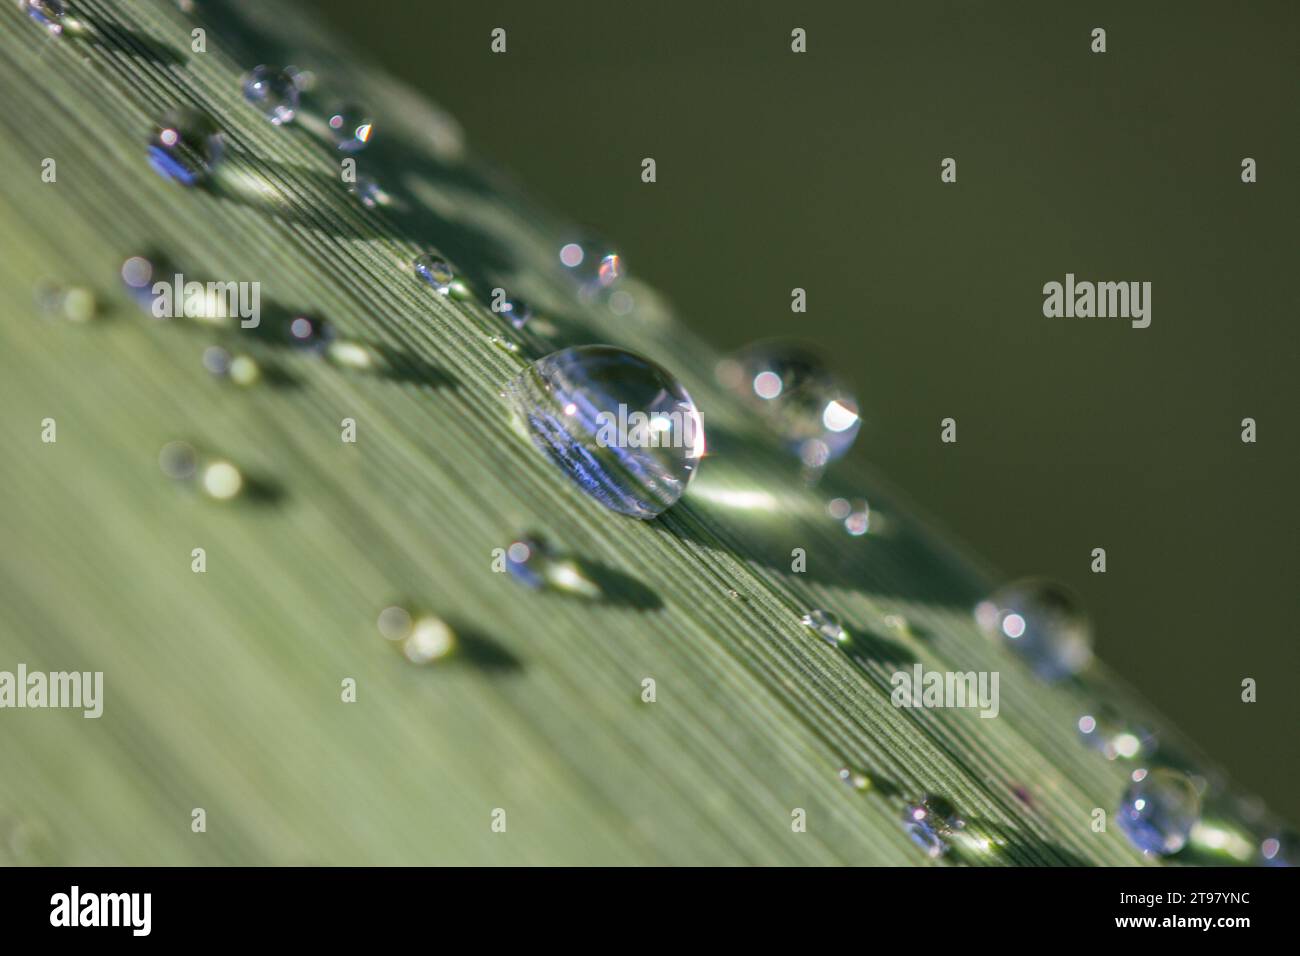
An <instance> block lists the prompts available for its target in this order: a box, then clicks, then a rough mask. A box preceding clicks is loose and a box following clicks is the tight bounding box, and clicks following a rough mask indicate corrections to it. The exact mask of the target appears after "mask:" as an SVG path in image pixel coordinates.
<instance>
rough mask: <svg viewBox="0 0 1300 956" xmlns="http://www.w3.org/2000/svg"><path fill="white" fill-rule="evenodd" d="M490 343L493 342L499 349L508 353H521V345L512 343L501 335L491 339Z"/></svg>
mask: <svg viewBox="0 0 1300 956" xmlns="http://www.w3.org/2000/svg"><path fill="white" fill-rule="evenodd" d="M490 341H491V342H492V344H493V345H495V346H496V347H497V348H499V349H505V350H506V351H507V352H518V351H519V345H518V343H515V342H511V341H510V340H509V339H506V338H502V337H501V336H499V335H494V336H492V338H491V339H490Z"/></svg>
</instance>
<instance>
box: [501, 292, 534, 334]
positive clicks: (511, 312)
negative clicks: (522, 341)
mask: <svg viewBox="0 0 1300 956" xmlns="http://www.w3.org/2000/svg"><path fill="white" fill-rule="evenodd" d="M499 314H500V316H501V317H502V318H504V319H505V320H506V321H507V322H509V323H510V324H511V325H513V326H514V327H515V328H516V329H522V328H523V327H524V326H525V325H527V324H528V320H529V319H531V318H532V317H533V309H532V306H530V305H529V304H528V303H527V302H525V301H524V300H523V299H520V298H518V297H516V296H511V297H510V299H509V300H508V301H506V303H505V304H504V305H502V306H501V311H500V313H499Z"/></svg>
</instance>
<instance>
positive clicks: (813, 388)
mask: <svg viewBox="0 0 1300 956" xmlns="http://www.w3.org/2000/svg"><path fill="white" fill-rule="evenodd" d="M717 378H718V381H719V382H720V383H721V384H722V385H724V386H725V387H727V388H728V389H729V390H730V391H731V392H732V393H733V394H735V395H737V396H738V397H739V398H740V399H741V400H742V401H744V402H745V404H746V406H747V407H749V408H751V409H753V410H754V411H755V412H757V413H758V414H759V415H760V416H762V418H763V420H764V421H765V422H766V423H767V425H768V427H769V428H771V429H772V430H773V431H774V432H775V433H776V435H777V437H778V438H779V439H780V440H781V442H782V443H783V444H784V445H785V446H786V447H787V448H789V449H790V450H791V451H792V452H793V453H794V454H796V455H798V456H799V460H800V461H801V462H803V464H804V465H805V466H806V467H809V468H822V467H824V466H825V465H826V464H828V463H829V462H832V461H834V460H836V459H838V458H840V457H841V456H843V455H844V454H845V452H847V451H848V450H849V448H851V447H852V445H853V441H854V439H855V438H857V434H858V428H859V426H860V424H861V419H860V417H859V414H858V403H857V400H856V399H855V398H854V397H853V395H852V394H851V393H850V392H849V390H848V389H847V388H846V387H845V386H844V385H843V384H842V383H841V382H840V381H839V380H838V379H837V378H836V377H835V376H834V375H833V374H832V373H831V372H830V370H829V369H828V368H827V367H826V366H825V365H824V364H823V363H822V362H821V361H820V360H819V359H817V358H816V357H815V356H813V355H812V354H811V353H810V352H808V351H806V350H805V349H804V348H803V347H801V346H798V345H794V344H791V343H785V342H760V343H757V344H755V345H752V346H749V347H748V348H745V349H742V350H740V351H739V352H736V353H735V354H733V355H731V356H729V357H727V358H726V359H724V360H723V361H722V362H720V363H719V364H718V367H717Z"/></svg>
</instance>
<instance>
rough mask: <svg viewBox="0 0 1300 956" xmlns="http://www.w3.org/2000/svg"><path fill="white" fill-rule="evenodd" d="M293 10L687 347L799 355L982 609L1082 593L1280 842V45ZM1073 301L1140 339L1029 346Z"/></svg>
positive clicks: (1154, 8)
mask: <svg viewBox="0 0 1300 956" xmlns="http://www.w3.org/2000/svg"><path fill="white" fill-rule="evenodd" d="M312 6H313V7H314V8H317V9H319V10H321V11H322V12H323V13H324V14H325V15H326V17H327V18H328V19H329V20H330V21H331V22H332V24H333V25H334V26H335V27H336V28H337V29H338V30H339V31H340V32H341V33H343V34H345V35H347V36H349V37H351V38H352V40H353V42H354V43H355V44H356V45H357V47H358V48H359V50H360V52H362V53H365V54H368V55H369V56H370V57H372V58H374V59H376V60H378V61H380V62H382V63H383V64H385V65H386V66H387V68H388V69H390V70H391V71H392V72H393V73H395V74H396V75H398V76H399V77H401V78H402V79H404V80H405V81H407V82H408V83H410V84H411V85H413V86H414V87H416V88H417V89H419V90H421V91H423V92H425V93H427V94H428V95H430V96H431V97H433V98H434V99H435V100H436V101H437V102H438V103H440V104H441V105H443V106H444V107H446V108H448V109H449V110H450V111H451V112H452V113H453V114H454V115H455V116H456V117H457V118H458V119H459V120H460V121H461V123H462V124H463V125H464V127H465V129H466V131H467V133H468V135H469V140H470V142H471V144H472V145H473V146H474V147H475V148H476V149H477V150H479V151H480V152H482V153H483V154H484V155H486V156H487V157H489V158H491V159H493V160H495V161H497V162H498V163H500V164H501V165H502V166H504V167H506V168H507V169H508V170H510V171H512V172H513V173H514V174H515V175H516V177H517V178H518V179H519V180H520V181H521V183H522V184H523V185H524V186H525V187H526V188H527V189H528V190H529V191H531V192H532V193H533V194H534V195H535V196H536V197H538V198H539V199H541V200H542V201H543V202H545V203H546V204H548V205H550V206H552V207H554V208H555V209H557V210H558V211H560V212H562V213H564V214H565V215H567V216H569V217H570V218H571V219H573V220H574V221H577V222H581V223H587V224H589V225H590V226H592V227H594V228H595V229H597V230H598V231H600V232H602V233H603V234H605V235H607V236H610V237H611V238H612V239H613V240H614V241H615V242H616V244H617V245H618V248H619V249H620V251H622V252H623V253H624V254H625V256H626V257H627V260H628V262H629V264H630V267H631V269H632V270H633V271H635V272H636V273H637V274H638V275H639V276H640V277H641V278H643V279H646V280H647V281H649V282H651V283H652V284H655V285H657V286H658V287H659V288H660V289H661V290H662V291H663V292H664V293H666V294H667V295H668V296H669V297H670V298H671V299H672V300H673V301H674V302H675V304H676V307H677V309H678V312H679V314H680V316H681V317H682V319H683V320H684V321H685V322H687V323H689V324H690V325H691V326H692V327H693V328H695V329H696V330H697V331H698V332H699V333H700V334H701V335H703V336H704V337H705V338H707V339H708V340H710V341H712V342H713V343H715V344H716V345H718V346H720V347H723V348H730V347H734V346H738V345H740V344H743V343H745V342H747V341H751V340H753V339H756V338H762V337H768V336H790V335H793V336H798V337H800V338H803V339H807V340H810V341H812V342H814V343H816V344H817V345H819V346H820V347H821V348H822V349H823V350H824V351H825V352H826V353H827V354H828V355H829V356H830V357H831V358H832V360H833V362H834V364H836V365H837V367H838V369H839V371H840V372H841V373H842V374H843V375H844V377H845V378H846V379H847V380H848V381H850V382H852V383H853V385H854V387H855V388H856V390H857V393H858V396H859V399H860V400H861V402H862V404H863V408H864V416H865V419H866V427H865V428H864V431H863V433H862V436H861V437H860V439H859V442H858V449H857V450H856V452H855V453H856V454H860V455H862V456H864V457H865V458H867V459H869V460H870V461H871V462H872V463H873V464H874V465H875V466H876V467H877V468H879V469H880V470H881V471H882V472H883V473H884V474H885V475H886V476H888V477H889V478H890V479H891V480H892V481H893V482H894V483H895V484H897V485H898V486H900V487H901V488H902V489H904V490H905V491H906V492H907V493H908V494H909V495H910V496H911V497H912V498H913V499H914V500H915V501H917V502H918V503H920V504H921V505H922V506H923V507H924V508H925V509H926V510H928V511H929V513H930V514H931V515H932V516H933V517H934V518H936V519H937V521H938V523H939V524H940V525H941V526H943V527H946V528H947V529H948V531H950V532H951V533H952V534H953V535H954V536H956V537H957V538H959V539H961V540H963V541H964V542H966V544H967V545H969V546H970V547H971V548H972V549H973V550H974V551H975V552H977V553H979V554H981V555H982V556H983V557H985V558H986V559H988V560H989V561H991V562H992V563H993V564H994V565H995V566H996V567H998V568H999V569H1001V570H1002V571H1003V572H1005V574H1006V575H1008V576H1020V575H1023V574H1044V575H1048V576H1051V577H1054V578H1057V579H1059V580H1061V581H1063V582H1065V583H1067V584H1069V585H1070V586H1072V587H1073V588H1074V589H1075V590H1077V591H1078V592H1079V593H1080V594H1081V595H1082V596H1083V598H1084V600H1085V601H1086V604H1087V606H1088V607H1089V608H1090V610H1091V612H1092V615H1093V617H1094V621H1095V624H1096V628H1097V644H1098V649H1099V651H1100V653H1101V656H1102V657H1103V658H1104V659H1105V660H1106V661H1107V662H1108V663H1109V664H1110V665H1111V666H1112V667H1113V668H1114V669H1115V670H1116V671H1117V672H1118V673H1120V674H1121V675H1123V676H1124V677H1125V678H1126V679H1127V680H1128V681H1129V682H1131V683H1132V684H1133V685H1134V686H1136V687H1137V688H1138V689H1140V690H1141V691H1142V692H1143V693H1144V694H1145V695H1146V696H1147V697H1148V698H1149V699H1150V700H1151V701H1152V702H1153V703H1155V704H1156V705H1157V706H1158V707H1159V708H1161V709H1162V710H1163V711H1164V712H1165V713H1166V714H1167V715H1168V716H1169V717H1170V718H1172V719H1173V720H1174V721H1175V722H1176V723H1177V724H1178V725H1179V726H1180V727H1182V728H1183V729H1184V730H1185V731H1186V732H1187V733H1188V734H1190V735H1191V736H1192V737H1193V738H1194V739H1196V740H1197V741H1199V742H1200V743H1201V744H1202V745H1204V746H1205V747H1206V748H1207V749H1208V750H1209V751H1210V752H1211V753H1212V754H1214V755H1216V756H1217V757H1218V758H1219V759H1220V760H1221V761H1222V762H1223V763H1224V764H1225V765H1226V766H1227V768H1228V769H1229V770H1230V771H1231V772H1232V774H1233V775H1234V778H1235V779H1236V780H1237V782H1238V783H1239V784H1240V785H1242V786H1243V787H1244V788H1246V789H1247V790H1252V791H1254V792H1256V793H1259V794H1261V795H1262V796H1264V797H1265V799H1266V800H1267V801H1268V802H1269V804H1270V805H1271V806H1272V807H1274V808H1275V809H1276V810H1278V811H1281V812H1283V813H1285V814H1286V815H1287V816H1289V817H1290V818H1291V819H1292V820H1293V821H1294V820H1296V819H1298V818H1300V787H1297V782H1298V780H1297V777H1298V776H1300V769H1298V768H1300V759H1298V758H1300V745H1298V744H1297V735H1296V733H1295V729H1296V727H1297V726H1298V725H1300V694H1297V693H1296V692H1295V691H1294V689H1293V688H1292V687H1291V686H1290V683H1291V681H1293V680H1294V679H1295V678H1296V677H1297V676H1298V675H1300V649H1297V642H1296V640H1295V622H1296V620H1297V617H1298V615H1300V598H1298V597H1297V588H1296V584H1295V581H1296V573H1297V558H1296V530H1297V524H1298V522H1297V518H1300V508H1298V506H1297V503H1296V498H1295V495H1294V493H1293V486H1294V482H1295V474H1296V469H1295V466H1296V462H1297V446H1296V429H1295V425H1294V419H1293V417H1292V416H1293V414H1294V412H1295V408H1296V399H1297V396H1298V392H1297V389H1296V385H1295V378H1294V369H1295V362H1296V359H1297V333H1296V330H1295V320H1296V315H1297V313H1296V306H1297V286H1296V284H1295V281H1294V276H1295V267H1296V252H1297V244H1296V241H1295V236H1294V229H1295V221H1296V212H1297V208H1300V205H1298V203H1297V200H1298V199H1300V186H1298V185H1297V180H1296V176H1295V170H1296V158H1297V154H1298V152H1300V130H1298V129H1297V126H1296V124H1295V122H1294V108H1295V103H1296V93H1297V79H1298V77H1297V69H1296V58H1295V52H1296V50H1297V49H1300V7H1297V6H1296V4H1294V3H1293V2H1287V3H1283V2H1278V3H1252V4H1249V5H1232V6H1229V5H1225V4H1221V3H1217V4H1216V3H1186V2H1180V3H1146V4H1141V5H1133V4H1119V3H1113V4H1107V3H1089V4H1087V5H1086V8H1085V5H1083V4H1073V5H1068V6H1071V7H1073V9H1065V7H1066V6H1067V5H1057V4H1053V5H1043V4H1036V3H998V4H976V3H934V2H925V3H915V4H907V5H888V4H881V5H848V4H843V3H825V2H823V3H807V2H800V3H797V4H796V3H788V2H787V3H755V4H745V5H744V6H743V7H742V6H741V5H739V4H725V5H724V4H716V5H706V4H700V3H696V2H682V0H671V2H664V0H661V2H657V3H654V4H632V3H627V4H620V5H618V6H617V7H616V8H613V9H611V7H610V5H609V4H608V3H607V2H605V3H597V2H594V0H565V2H562V3H546V4H541V3H536V2H524V0H516V2H487V0H476V2H475V3H473V4H461V5H457V6H456V7H454V8H452V7H447V6H445V5H434V4H430V3H428V2H427V0H383V2H382V3H370V4H358V3H356V2H354V0H315V2H314V3H313V4H312ZM498 26H499V27H504V28H505V29H506V30H507V35H508V53H507V54H505V55H493V54H492V53H490V51H489V34H490V31H491V30H492V29H493V28H494V27H498ZM796 26H798V27H803V28H804V29H805V30H806V31H807V36H808V52H807V53H806V54H804V55H795V54H793V53H791V52H790V31H791V29H793V28H794V27H796ZM1098 26H1100V27H1104V28H1105V29H1106V31H1107V52H1106V53H1105V54H1100V55H1098V54H1093V53H1092V52H1090V49H1089V46H1090V33H1091V30H1092V29H1093V28H1094V27H1098ZM646 156H652V157H654V158H655V160H656V162H657V165H658V182H657V183H655V184H654V185H645V184H643V183H642V182H641V181H640V162H641V159H642V158H643V157H646ZM1246 156H1249V157H1253V158H1254V159H1255V160H1256V161H1257V163H1258V170H1259V181H1258V182H1257V183H1255V184H1253V185H1244V184H1243V183H1242V182H1241V179H1240V167H1241V160H1242V158H1243V157H1246ZM944 157H953V158H955V159H956V160H957V172H958V179H957V182H956V183H955V184H951V185H945V184H941V183H940V180H939V172H940V168H939V165H940V161H941V160H942V159H943V158H944ZM1067 272H1073V273H1075V275H1076V276H1077V277H1078V278H1080V279H1091V280H1096V281H1120V280H1124V281H1134V280H1136V281H1150V282H1151V283H1152V284H1153V291H1152V324H1151V327H1150V328H1148V329H1145V330H1137V329H1132V328H1130V327H1129V324H1128V323H1127V322H1126V321H1121V320H1110V319H1064V318H1062V319H1046V318H1044V317H1043V315H1042V301H1043V299H1042V291H1041V290H1042V286H1043V284H1044V283H1046V282H1048V281H1052V280H1056V281H1063V279H1064V276H1065V274H1066V273H1067ZM796 286H798V287H802V288H804V289H806V290H807V293H808V312H807V313H806V314H802V315H798V314H793V313H791V311H790V305H789V303H790V290H791V289H792V288H793V287H796ZM949 416H951V417H953V418H955V419H956V420H957V423H958V438H959V441H958V442H957V444H955V445H944V444H941V443H940V441H939V429H940V426H939V422H940V420H941V419H942V418H944V417H949ZM1247 416H1249V417H1253V418H1255V419H1256V421H1257V422H1258V427H1259V441H1258V443H1257V444H1254V445H1248V444H1243V443H1242V442H1241V440H1240V432H1241V424H1240V423H1241V420H1242V418H1244V417H1247ZM1096 547H1104V548H1105V549H1106V552H1107V562H1108V570H1107V573H1105V574H1092V573H1091V572H1090V570H1089V564H1090V560H1091V559H1090V553H1091V551H1092V549H1093V548H1096ZM1245 677H1253V678H1255V679H1256V680H1257V681H1258V683H1259V701H1258V703H1255V704H1244V703H1242V702H1241V699H1240V693H1241V690H1240V686H1241V681H1242V679H1243V678H1245Z"/></svg>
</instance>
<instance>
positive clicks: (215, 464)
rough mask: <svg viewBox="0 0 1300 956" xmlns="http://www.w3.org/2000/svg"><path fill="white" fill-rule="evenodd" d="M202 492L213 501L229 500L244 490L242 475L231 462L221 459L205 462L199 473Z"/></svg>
mask: <svg viewBox="0 0 1300 956" xmlns="http://www.w3.org/2000/svg"><path fill="white" fill-rule="evenodd" d="M199 486H200V487H201V488H202V489H203V493H204V494H205V495H207V496H208V497H209V498H212V499H213V500H215V501H229V500H230V499H232V498H236V497H238V496H239V493H240V492H241V491H243V490H244V475H243V473H242V472H241V471H240V470H239V469H238V468H236V467H235V466H234V465H233V464H231V463H230V462H228V461H224V460H222V459H217V460H215V461H210V462H207V463H206V464H205V465H204V466H203V471H202V473H201V474H200V475H199Z"/></svg>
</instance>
